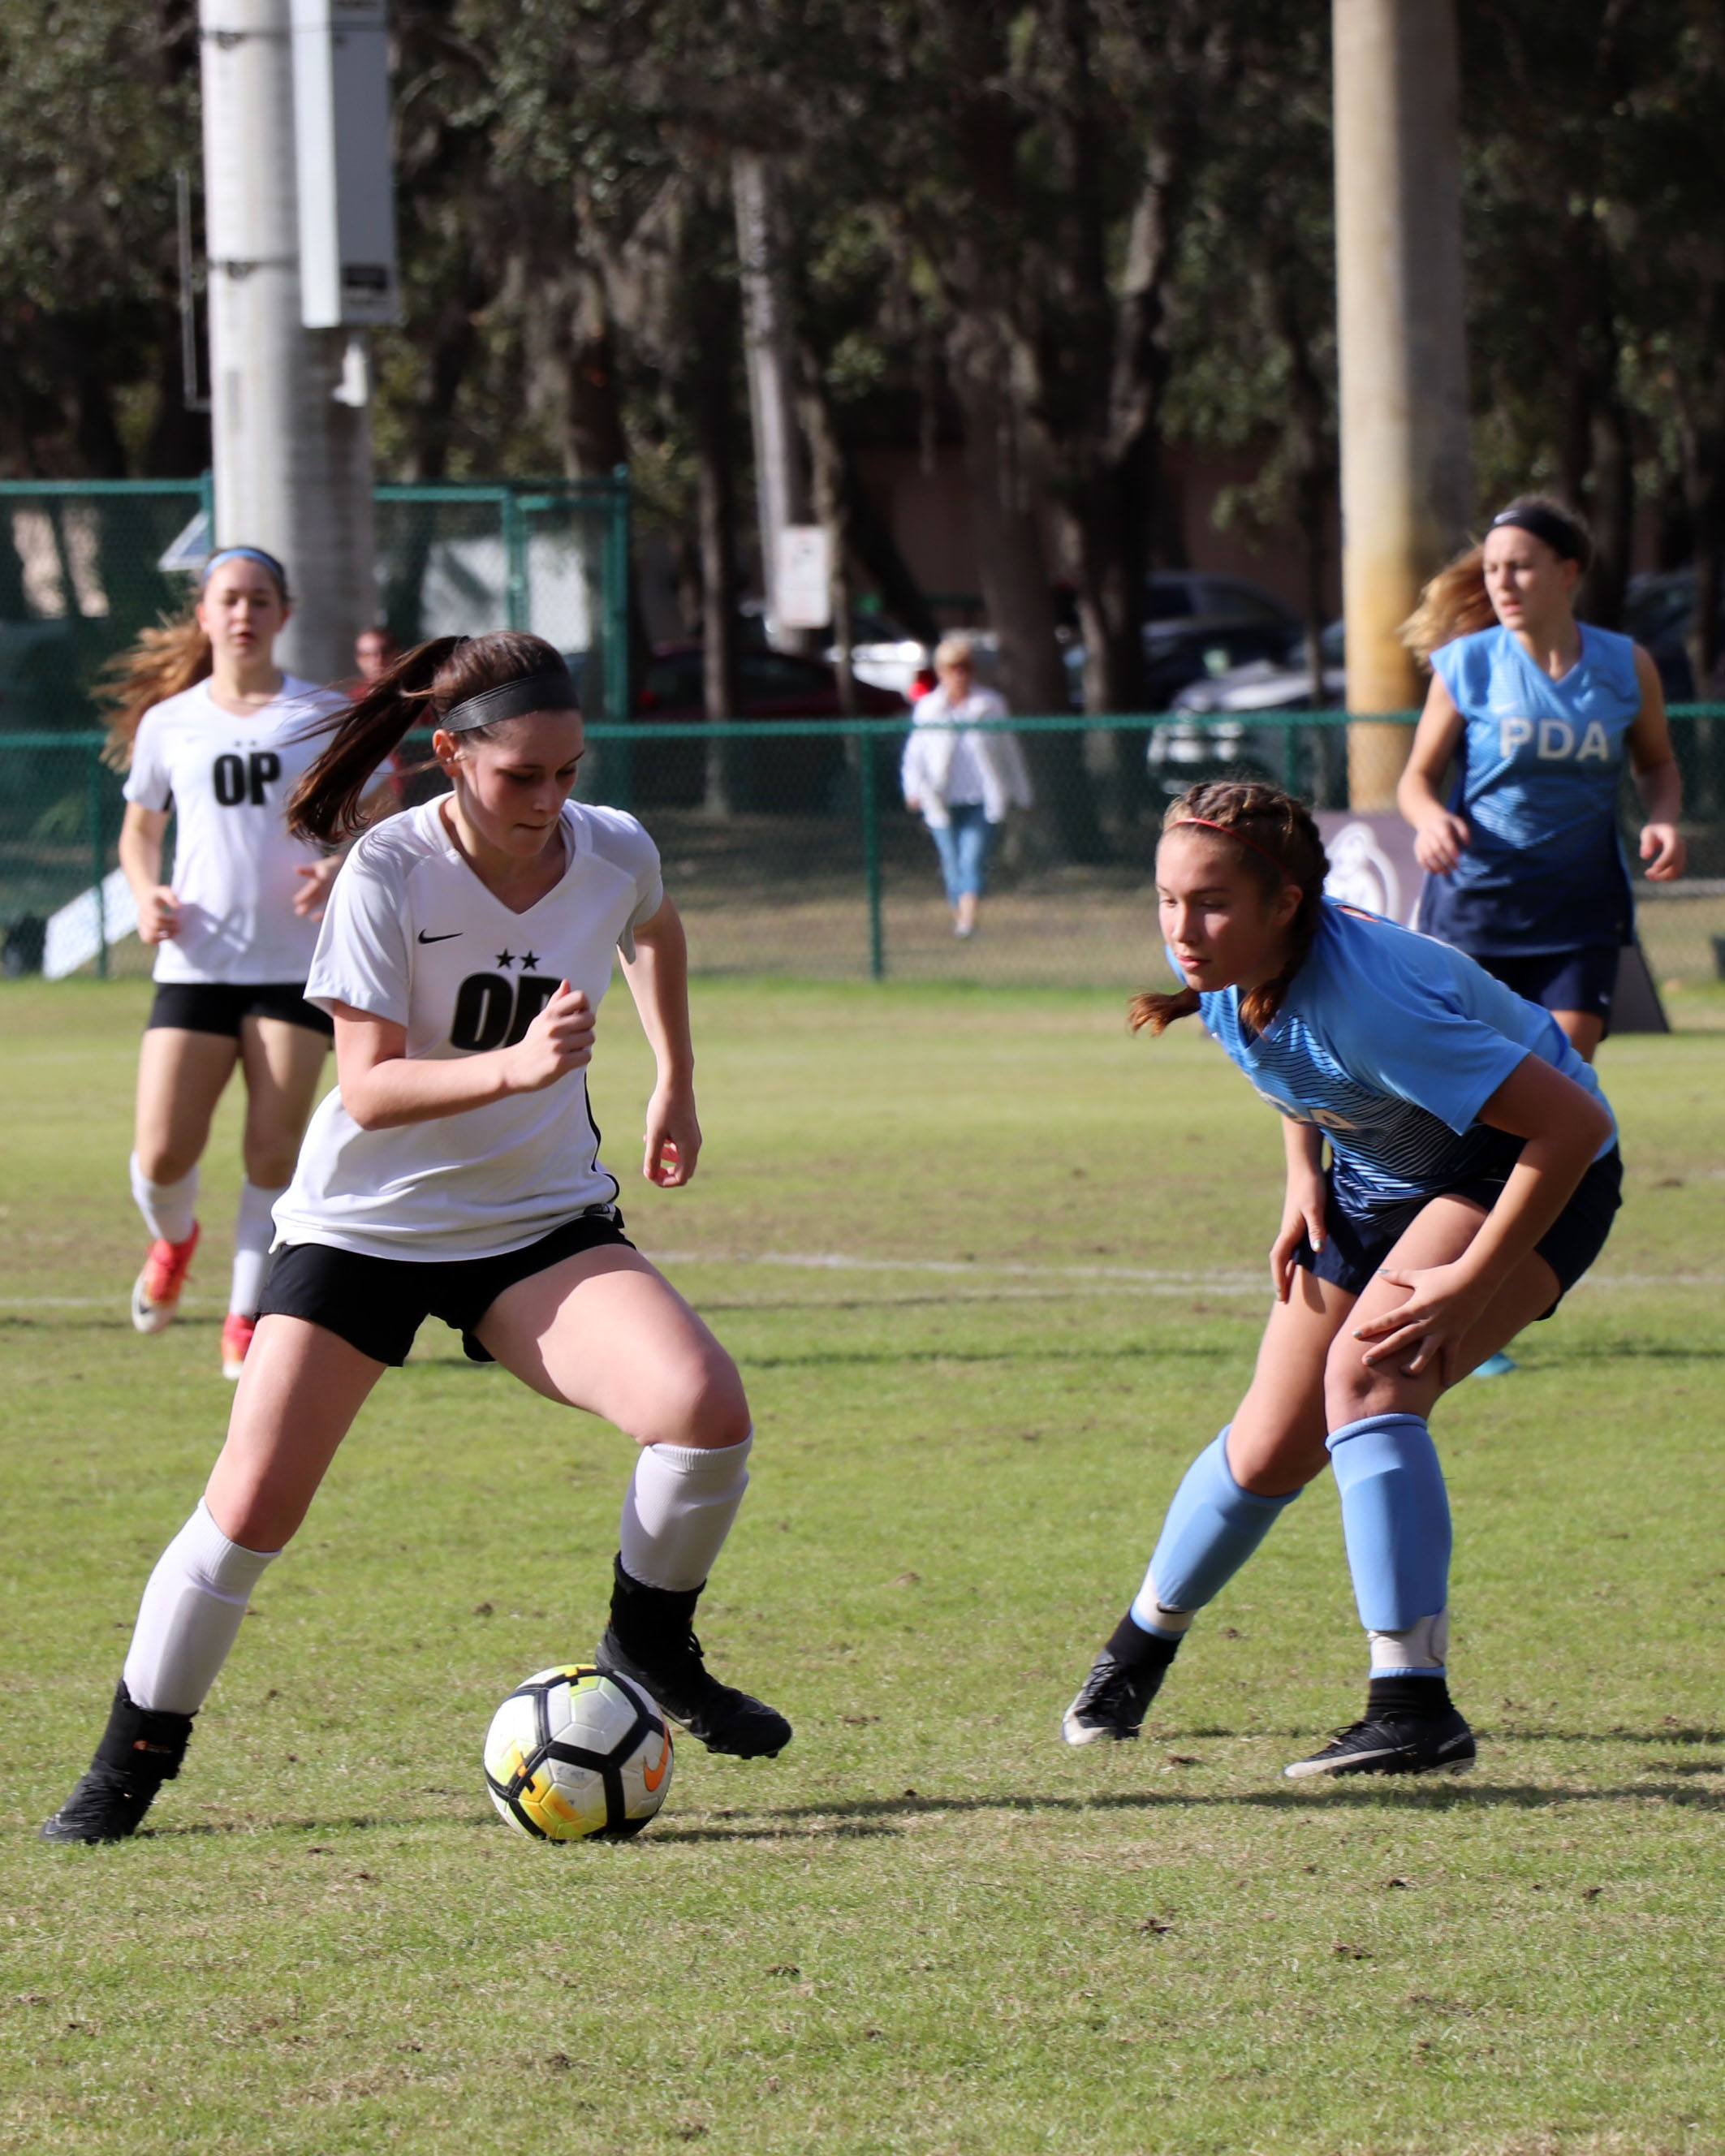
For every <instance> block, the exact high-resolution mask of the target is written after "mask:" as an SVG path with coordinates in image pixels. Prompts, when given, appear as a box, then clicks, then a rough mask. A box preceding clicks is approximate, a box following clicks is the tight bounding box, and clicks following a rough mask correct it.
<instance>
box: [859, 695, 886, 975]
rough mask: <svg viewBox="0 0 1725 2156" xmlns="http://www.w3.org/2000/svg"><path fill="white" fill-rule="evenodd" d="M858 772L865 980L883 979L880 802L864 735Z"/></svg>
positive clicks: (871, 744) (870, 739)
mask: <svg viewBox="0 0 1725 2156" xmlns="http://www.w3.org/2000/svg"><path fill="white" fill-rule="evenodd" d="M858 769H859V772H860V776H861V778H862V842H863V878H864V881H865V884H866V885H867V887H868V894H869V978H870V980H871V981H879V980H884V979H885V978H886V938H885V937H884V935H883V933H882V931H881V923H880V800H879V798H878V797H877V796H876V794H875V737H874V735H873V734H872V733H865V735H864V736H863V737H862V742H861V754H860V757H859V760H858Z"/></svg>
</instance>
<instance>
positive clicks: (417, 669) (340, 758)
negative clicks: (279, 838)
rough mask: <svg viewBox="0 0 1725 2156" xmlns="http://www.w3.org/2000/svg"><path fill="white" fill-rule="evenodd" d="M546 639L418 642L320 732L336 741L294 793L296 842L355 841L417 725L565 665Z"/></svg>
mask: <svg viewBox="0 0 1725 2156" xmlns="http://www.w3.org/2000/svg"><path fill="white" fill-rule="evenodd" d="M562 663H563V662H562V657H561V655H560V654H559V653H558V652H557V650H556V649H554V648H553V646H552V645H551V644H547V642H546V641H545V639H544V638H543V637H542V636H530V635H529V634H527V632H526V630H525V629H493V630H492V631H491V632H490V634H489V635H485V636H438V637H434V638H433V639H432V640H431V641H430V643H429V644H416V645H415V646H414V647H413V649H412V650H411V651H408V652H404V653H403V654H402V656H401V657H400V658H399V659H398V660H396V661H395V663H394V665H393V666H391V667H389V668H388V670H387V671H386V672H384V673H382V674H381V675H379V676H378V677H377V680H375V681H373V682H372V684H371V685H370V687H369V688H368V689H367V690H366V692H365V694H364V696H362V697H361V698H360V700H359V701H358V702H357V704H355V705H354V706H352V709H351V710H349V711H340V712H337V713H336V716H334V717H333V718H331V719H328V720H326V721H323V723H322V724H321V726H317V727H316V728H314V729H313V731H316V732H322V733H327V734H328V735H329V736H330V742H329V746H328V747H327V748H326V749H325V750H324V752H323V753H322V755H321V756H320V757H318V759H317V761H316V763H314V764H313V765H312V767H311V769H310V770H309V771H308V772H307V773H305V777H304V778H302V779H301V780H300V783H299V784H298V785H297V786H296V787H295V788H294V791H293V793H292V796H291V797H290V799H289V802H288V807H287V823H288V829H289V830H290V831H291V832H292V833H293V834H295V837H296V838H301V839H322V840H323V841H324V842H325V843H326V844H335V843H336V842H337V841H338V840H340V839H347V838H352V835H353V834H354V833H355V832H356V831H358V830H362V829H363V828H364V825H365V820H366V819H365V818H364V817H363V816H362V814H360V801H361V798H362V796H363V794H364V793H365V792H366V790H367V788H368V787H369V786H370V784H371V783H372V776H373V774H374V773H376V771H377V767H378V766H379V765H380V764H381V763H382V762H384V761H385V760H386V759H387V758H388V757H389V756H390V755H391V754H392V753H393V752H394V751H395V750H396V749H397V748H398V747H400V746H401V743H402V741H403V738H404V737H405V736H407V735H408V734H409V733H411V732H412V731H413V728H414V727H415V726H435V725H436V724H437V723H438V721H439V720H440V719H442V717H443V716H444V713H445V712H447V711H453V710H454V707H455V706H456V705H457V704H461V703H465V701H467V699H468V698H469V697H470V696H478V695H479V694H480V690H485V689H501V687H502V686H503V685H504V684H505V683H506V682H508V681H521V680H526V678H527V676H528V675H532V674H540V673H543V672H545V671H546V670H548V669H555V668H557V667H559V666H561V665H562ZM489 733H490V728H489V727H485V726H475V727H473V728H471V729H470V730H468V731H464V734H463V738H464V739H467V738H469V737H472V738H475V739H478V740H484V739H485V738H486V737H487V736H488V735H489Z"/></svg>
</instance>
